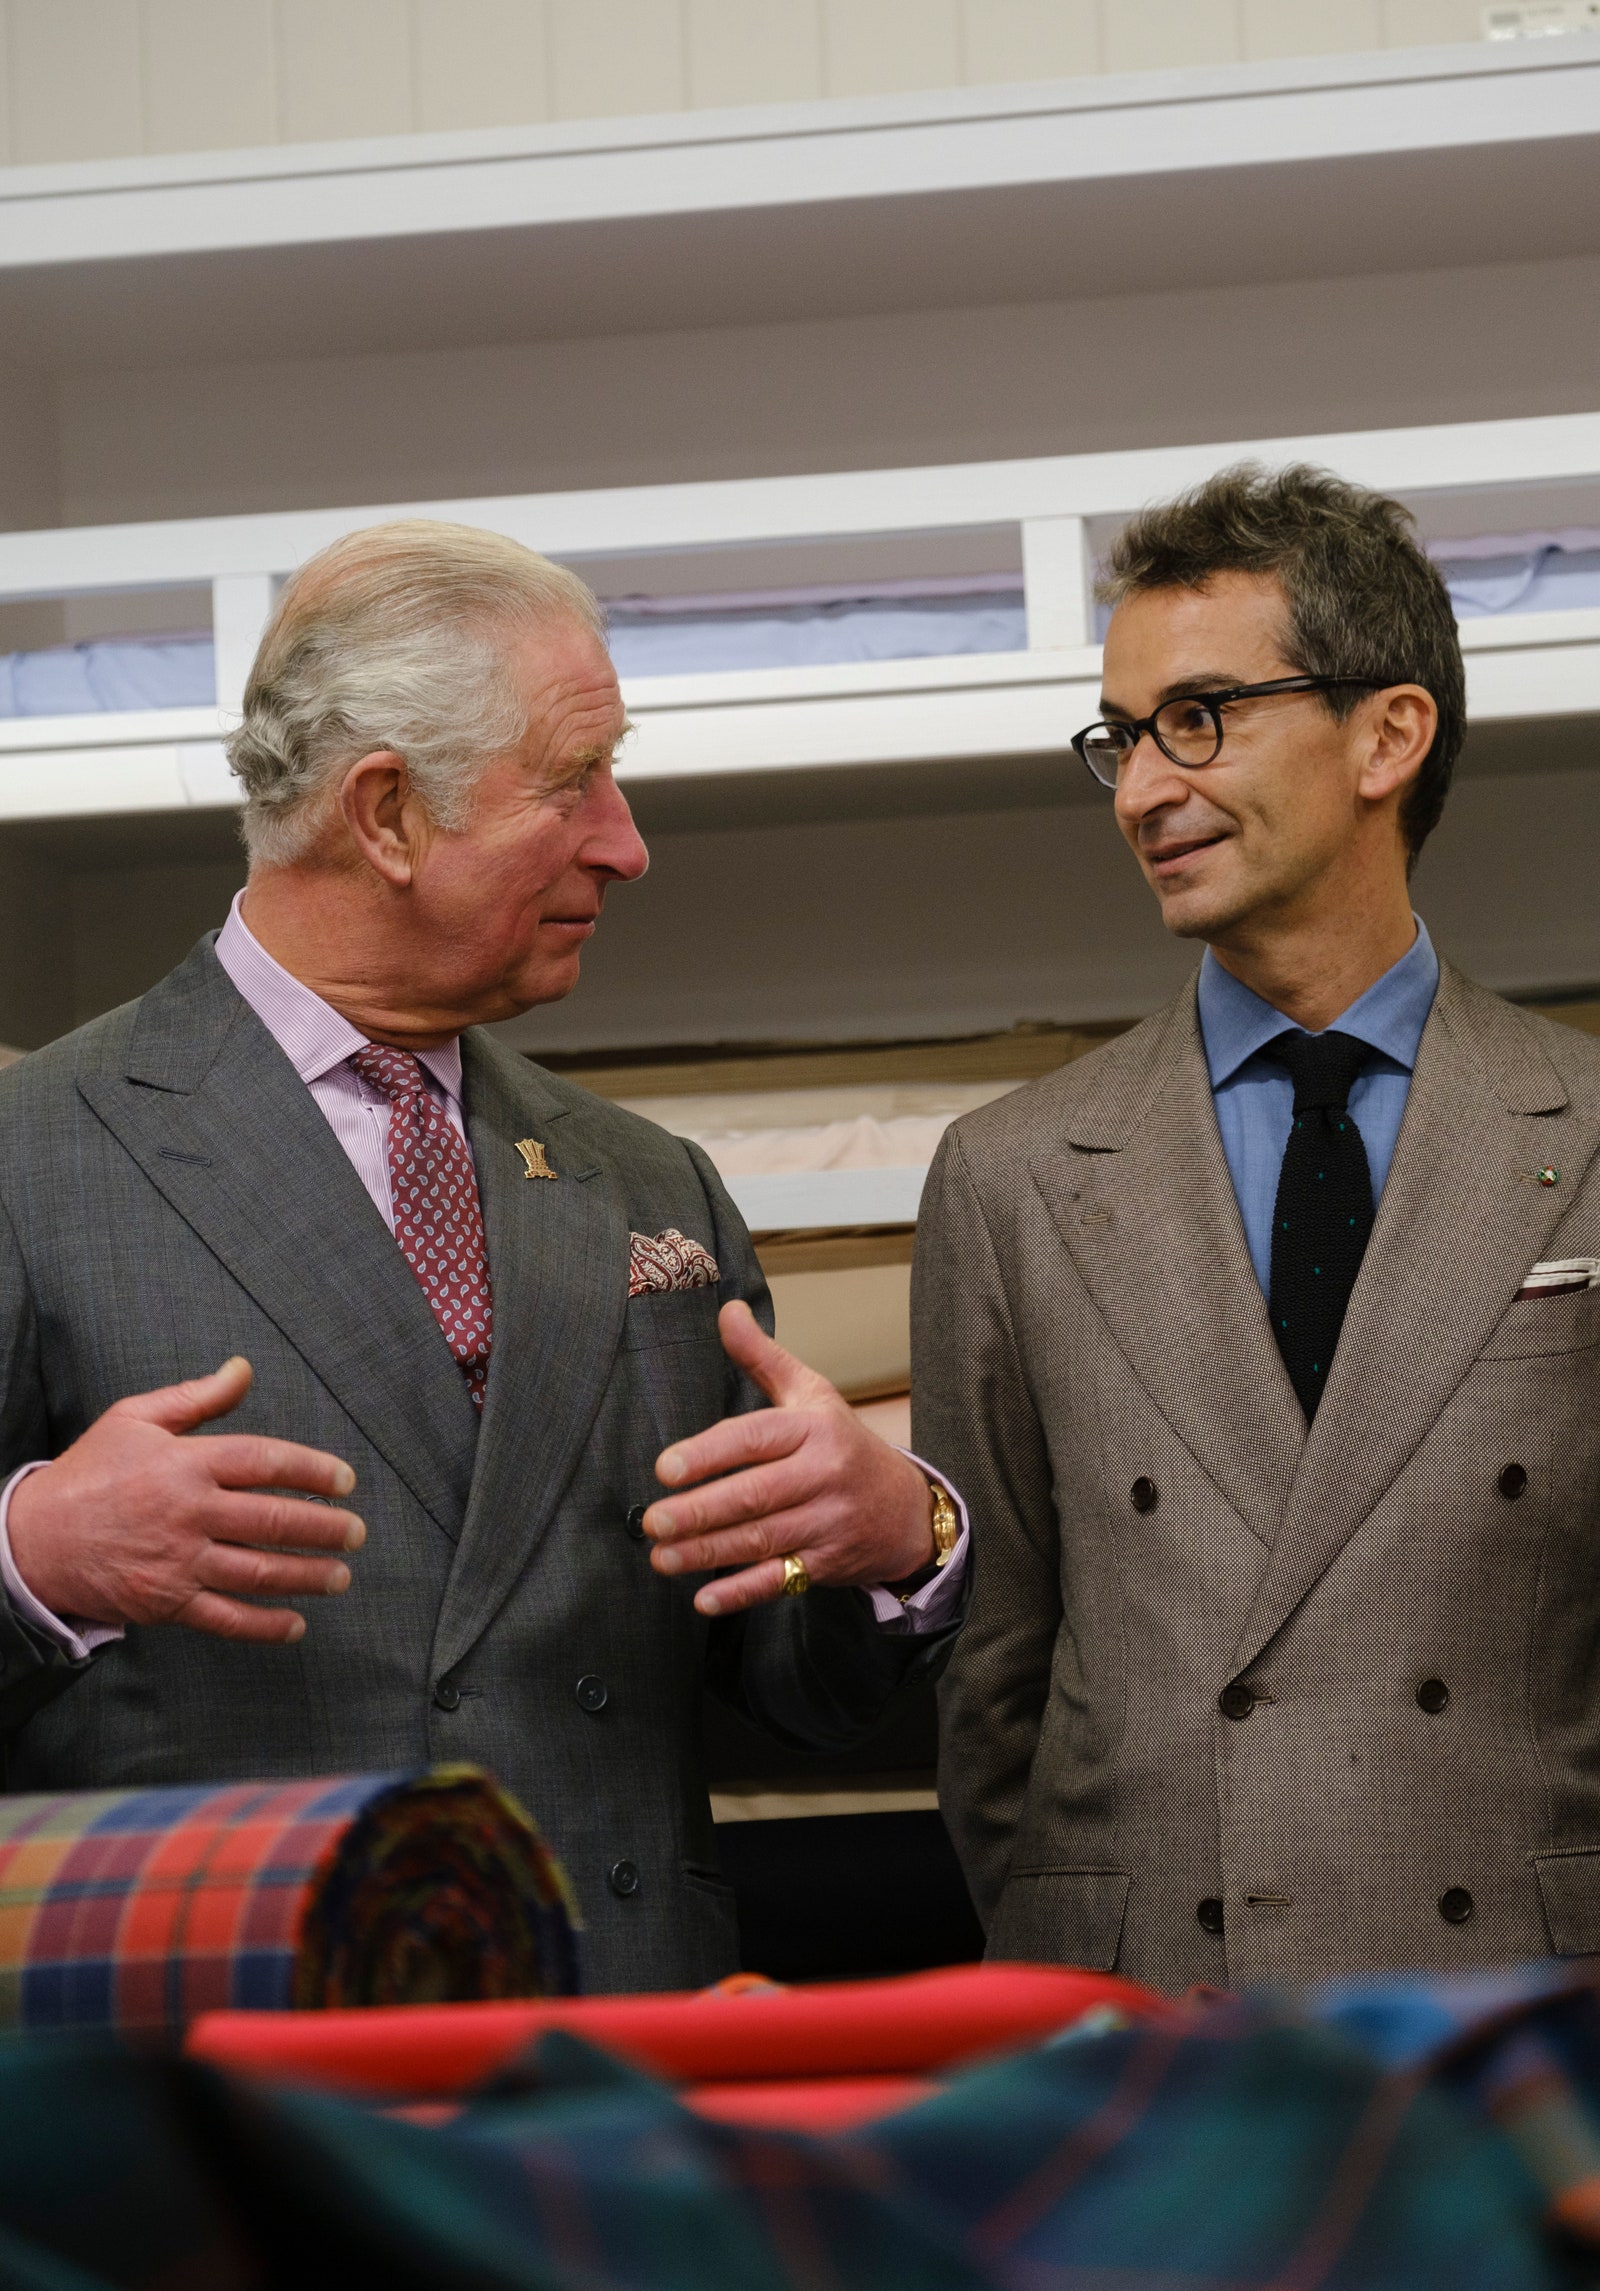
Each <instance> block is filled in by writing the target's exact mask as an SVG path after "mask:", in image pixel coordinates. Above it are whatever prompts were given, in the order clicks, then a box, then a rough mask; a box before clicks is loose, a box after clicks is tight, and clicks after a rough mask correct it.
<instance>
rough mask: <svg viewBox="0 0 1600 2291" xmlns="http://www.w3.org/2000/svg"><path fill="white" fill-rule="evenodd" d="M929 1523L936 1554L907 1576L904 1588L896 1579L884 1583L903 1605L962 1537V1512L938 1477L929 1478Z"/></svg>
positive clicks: (925, 1581)
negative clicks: (900, 1587)
mask: <svg viewBox="0 0 1600 2291" xmlns="http://www.w3.org/2000/svg"><path fill="white" fill-rule="evenodd" d="M928 1525H929V1526H930V1527H931V1528H932V1530H933V1557H932V1558H931V1559H930V1560H928V1561H927V1562H926V1564H925V1565H923V1566H921V1567H919V1568H918V1569H917V1572H916V1573H915V1575H912V1576H909V1577H907V1578H905V1583H906V1588H905V1589H904V1590H903V1591H902V1590H900V1589H899V1588H898V1586H897V1585H895V1584H893V1583H890V1584H887V1585H886V1586H885V1588H886V1589H887V1590H890V1591H893V1592H894V1595H895V1597H896V1598H897V1599H898V1600H899V1602H900V1604H901V1606H902V1607H903V1606H904V1605H905V1603H906V1601H907V1600H908V1599H914V1598H915V1597H916V1595H917V1593H918V1592H919V1591H921V1590H923V1589H924V1588H925V1587H926V1585H927V1584H929V1583H930V1582H931V1581H932V1580H933V1577H934V1576H935V1575H936V1574H937V1573H938V1571H939V1569H940V1568H941V1567H942V1566H943V1565H944V1563H945V1561H946V1560H947V1559H948V1558H949V1556H950V1554H951V1552H952V1551H954V1549H955V1547H956V1545H957V1544H958V1543H959V1542H960V1541H961V1514H960V1513H959V1512H958V1511H957V1510H956V1507H955V1505H954V1504H953V1503H952V1502H951V1501H950V1492H949V1490H948V1489H947V1488H944V1487H941V1486H940V1484H939V1482H938V1481H937V1480H929V1482H928Z"/></svg>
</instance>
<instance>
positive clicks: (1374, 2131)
mask: <svg viewBox="0 0 1600 2291" xmlns="http://www.w3.org/2000/svg"><path fill="white" fill-rule="evenodd" d="M752 2009H758V2008H756V2007H752ZM1530 2048H1531V2051H1530ZM1530 2062H1531V2063H1532V2064H1533V2065H1532V2066H1531V2067H1530ZM1552 2079H1553V2080H1554V2081H1553V2082H1552ZM1518 2095H1520V2096H1521V2097H1520V2099H1519V2098H1518ZM1530 2096H1531V2097H1530ZM1552 2100H1553V2102H1554V2107H1555V2113H1554V2114H1551V2113H1550V2110H1551V2106H1552ZM1597 2122H1600V2014H1597V1996H1596V1992H1595V1990H1594V1989H1593V1988H1592V1987H1591V1986H1590V1985H1589V1983H1588V1981H1587V1979H1586V1978H1585V1977H1584V1976H1583V1975H1582V1973H1581V1972H1578V1973H1575V1972H1574V1969H1573V1968H1571V1967H1557V1968H1538V1969H1535V1970H1533V1971H1530V1972H1526V1973H1521V1974H1516V1975H1509V1976H1506V1977H1505V1978H1504V1979H1501V1980H1485V1981H1483V1982H1479V1983H1466V1984H1458V1985H1455V1986H1445V1987H1441V1986H1439V1985H1429V1984H1417V1983H1367V1984H1347V1985H1344V1986H1343V1987H1341V1988H1339V1989H1337V1990H1327V1991H1322V1992H1319V1993H1316V1994H1312V1995H1308V1996H1305V1997H1302V1998H1298V1999H1295V2000H1292V2001H1290V2002H1289V2003H1287V2004H1284V2005H1281V2006H1273V2007H1264V2006H1254V2005H1248V2004H1247V2005H1237V2004H1221V2005H1216V2006H1212V2007H1209V2008H1203V2009H1201V2008H1197V2009H1196V2010H1195V2011H1193V2012H1191V2013H1189V2014H1187V2015H1186V2016H1184V2017H1182V2018H1181V2019H1179V2020H1178V2021H1177V2022H1176V2023H1174V2024H1172V2025H1162V2024H1147V2025H1144V2026H1137V2027H1121V2026H1117V2025H1115V2019H1114V2016H1111V2017H1107V2016H1105V2015H1102V2016H1101V2017H1100V2018H1099V2019H1098V2020H1097V2021H1092V2022H1090V2023H1089V2024H1086V2025H1080V2026H1079V2027H1078V2028H1077V2029H1076V2030H1074V2031H1072V2032H1070V2033H1069V2034H1068V2035H1066V2036H1065V2037H1063V2038H1062V2039H1060V2040H1058V2041H1056V2042H1055V2043H1053V2044H1047V2045H1044V2046H1042V2047H1040V2048H1038V2049H1036V2050H1033V2051H1030V2052H1027V2053H1024V2054H1022V2055H1020V2056H1016V2057H1013V2058H1011V2059H1009V2060H1003V2061H999V2062H997V2063H996V2064H994V2065H993V2066H991V2067H988V2068H985V2069H981V2070H978V2071H976V2072H974V2073H972V2074H969V2075H967V2076H964V2077H961V2078H959V2079H957V2080H956V2081H955V2082H954V2083H953V2084H951V2085H950V2086H949V2087H948V2088H947V2090H945V2091H944V2092H943V2093H942V2094H940V2095H939V2096H938V2097H936V2098H934V2099H931V2100H929V2101H926V2102H924V2103H923V2104H922V2105H920V2106H919V2107H917V2108H914V2109H910V2110H907V2111H906V2112H905V2113H904V2114H902V2115H900V2116H898V2117H894V2118H890V2119H888V2120H887V2121H885V2122H883V2123H880V2124H877V2125H874V2126H872V2127H871V2128H869V2129H868V2130H866V2131H863V2132H860V2133H857V2134H855V2135H853V2136H851V2137H849V2138H847V2139H842V2140H837V2141H811V2140H807V2139H804V2138H801V2137H799V2136H797V2135H784V2134H780V2133H774V2132H764V2131H754V2130H741V2129H738V2128H735V2127H731V2126H725V2125H720V2124H714V2123H708V2122H705V2121H703V2120H701V2119H700V2118H698V2117H696V2116H694V2115H692V2114H691V2113H689V2112H688V2111H687V2110H686V2109H684V2108H682V2107H681V2106H679V2105H678V2103H677V2102H676V2101H675V2099H674V2098H673V2097H672V2095H671V2094H670V2093H669V2092H668V2091H667V2090H666V2089H665V2088H664V2087H662V2086H660V2085H657V2084H655V2083H652V2082H651V2081H649V2080H648V2079H646V2078H644V2077H641V2076H639V2075H637V2074H635V2073H634V2072H633V2071H631V2070H629V2069H626V2068H624V2067H622V2066H620V2065H619V2064H617V2063H615V2062H612V2061H610V2060H607V2059H605V2058H604V2057H603V2056H602V2055H600V2054H598V2053H595V2052H593V2051H591V2050H589V2049H587V2048H586V2047H584V2046H582V2045H580V2044H578V2043H577V2042H576V2041H575V2040H573V2039H572V2038H570V2037H566V2036H560V2035H556V2036H547V2037H546V2038H545V2039H544V2040H543V2042H542V2043H541V2045H540V2046H539V2047H538V2048H537V2050H536V2053H535V2054H534V2056H533V2057H532V2058H531V2059H530V2060H529V2061H527V2062H526V2063H524V2064H523V2067H522V2070H521V2071H520V2072H519V2073H518V2074H517V2075H514V2076H512V2077H510V2078H507V2079H502V2081H501V2084H500V2087H499V2088H498V2089H497V2090H496V2091H495V2092H494V2093H491V2094H487V2095H485V2096H483V2097H482V2098H480V2099H479V2100H477V2101H476V2102H474V2103H473V2104H472V2105H471V2106H470V2107H469V2108H468V2109H467V2110H466V2111H465V2112H464V2113H463V2114H462V2115H461V2116H459V2117H458V2118H457V2119H456V2120H455V2121H454V2122H452V2123H449V2124H445V2125H440V2126H436V2127H427V2126H424V2125H421V2124H416V2123H412V2122H406V2121H397V2120H396V2119H394V2118H393V2117H390V2116H386V2115H384V2114H382V2113H379V2112H377V2111H375V2110H368V2109H363V2108H360V2107H356V2106H353V2105H350V2104H348V2103H345V2102H342V2101H339V2100H335V2099H331V2098H328V2097H325V2096H322V2095H318V2094H312V2093H307V2092H293V2091H283V2090H273V2089H269V2088H266V2087H253V2086H251V2085H249V2084H247V2083H244V2082H242V2081H239V2080H235V2079H232V2078H229V2077H226V2076H223V2075H221V2074H219V2073H218V2072H216V2071H214V2070H211V2069H208V2068H204V2067H201V2066H199V2065H198V2064H195V2063H178V2062H171V2061H165V2062H156V2061H151V2060H139V2059H136V2058H133V2057H131V2056H128V2055H126V2054H118V2053H117V2052H116V2051H114V2050H113V2049H111V2048H109V2047H100V2048H94V2049H89V2048H86V2047H85V2046H84V2045H83V2044H82V2043H81V2042H79V2041H76V2040H58V2041H57V2042H56V2043H55V2044H53V2045H52V2044H50V2043H47V2042H45V2041H43V2040H39V2039H25V2038H22V2039H15V2040H13V2041H12V2043H11V2045H10V2046H9V2047H3V2046H0V2284H4V2285H6V2286H11V2285H17V2286H25V2287H28V2291H107V2287H109V2286H126V2287H127V2291H157V2287H158V2286H160V2287H165V2286H169V2285H176V2284H183V2285H185V2286H188V2285H194V2286H203V2287H204V2291H323V2287H326V2291H334V2287H335V2286H337V2287H338V2291H367V2287H369V2286H370V2287H371V2291H379V2287H380V2286H381V2287H382V2291H424V2286H426V2287H428V2291H436V2287H438V2286H449V2291H1574V2287H1577V2286H1584V2285H1594V2284H1596V2283H1597V2282H1600V2268H1597V2266H1596V2249H1595V2246H1594V2245H1593V2244H1590V2243H1586V2242H1585V2241H1584V2240H1583V2233H1582V2231H1583V2207H1582V2206H1581V2205H1580V2206H1579V2207H1578V2211H1577V2214H1576V2215H1575V2216H1571V2217H1569V2216H1567V2214H1566V2213H1565V2212H1564V2211H1563V2207H1562V2201H1561V2198H1562V2197H1563V2196H1564V2195H1570V2192H1571V2190H1572V2189H1573V2188H1574V2187H1576V2186H1579V2185H1581V2183H1582V2181H1583V2180H1584V2178H1585V2177H1586V2175H1587V2160H1586V2159H1587V2155H1588V2152H1589V2149H1590V2147H1592V2138H1593V2127H1594V2125H1595V2124H1596V2123H1597ZM1575 2228H1576V2229H1577V2230H1578V2231H1579V2232H1577V2233H1574V2232H1573V2231H1574V2229H1575Z"/></svg>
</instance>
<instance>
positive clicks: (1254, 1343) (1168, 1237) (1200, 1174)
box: [1033, 988, 1305, 1543]
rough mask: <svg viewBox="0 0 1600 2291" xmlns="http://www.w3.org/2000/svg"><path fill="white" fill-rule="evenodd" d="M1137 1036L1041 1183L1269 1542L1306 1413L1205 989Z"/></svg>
mask: <svg viewBox="0 0 1600 2291" xmlns="http://www.w3.org/2000/svg"><path fill="white" fill-rule="evenodd" d="M1138 1035H1142V1036H1146V1039H1145V1041H1144V1042H1143V1043H1140V1042H1139V1040H1138V1036H1134V1035H1130V1036H1128V1037H1127V1038H1126V1048H1125V1049H1124V1050H1123V1055H1122V1057H1121V1058H1120V1059H1119V1058H1117V1057H1115V1056H1112V1057H1111V1058H1109V1059H1108V1060H1107V1069H1108V1070H1106V1071H1104V1072H1103V1073H1102V1074H1101V1075H1099V1076H1097V1082H1098V1083H1099V1087H1097V1089H1096V1093H1095V1097H1094V1099H1093V1100H1092V1101H1091V1102H1090V1103H1088V1104H1086V1105H1085V1106H1084V1107H1083V1108H1082V1109H1075V1110H1074V1112H1073V1114H1071V1115H1069V1117H1068V1123H1067V1128H1068V1136H1069V1139H1070V1141H1071V1143H1072V1144H1073V1145H1074V1146H1076V1147H1078V1148H1079V1149H1080V1150H1078V1151H1075V1152H1073V1151H1062V1150H1057V1151H1054V1152H1051V1153H1049V1154H1047V1155H1041V1156H1040V1157H1039V1158H1038V1159H1037V1160H1036V1161H1035V1163H1034V1165H1033V1176H1034V1182H1035V1183H1036V1184H1037V1186H1038V1187H1039V1190H1040V1192H1041V1194H1042V1195H1043V1196H1044V1200H1045V1203H1046V1206H1047V1207H1048V1208H1049V1210H1050V1213H1051V1215H1052V1217H1053V1218H1054V1219H1055V1222H1056V1226H1057V1228H1058V1230H1059V1231H1060V1234H1061V1237H1062V1239H1063V1240H1064V1241H1065V1242H1066V1245H1067V1247H1068V1248H1069V1249H1070V1250H1071V1252H1072V1255H1073V1257H1074V1258H1075V1260H1076V1262H1077V1265H1078V1269H1079V1271H1080V1272H1081V1273H1082V1275H1083V1278H1084V1280H1085V1282H1086V1283H1087V1284H1088V1287H1089V1289H1090V1292H1091V1293H1092V1295H1093V1297H1094V1300H1095V1302H1096V1304H1097V1305H1098V1306H1099V1308H1100V1311H1101V1312H1102V1314H1103V1315H1104V1316H1105V1319H1106V1322H1107V1324H1108V1326H1109V1327H1110V1330H1111V1333H1112V1335H1113V1336H1114V1337H1115V1338H1116V1341H1117V1343H1118V1344H1119V1345H1120V1346H1121V1348H1122V1350H1123V1352H1124V1353H1125V1354H1126V1355H1127V1358H1128V1362H1129V1364H1130V1366H1131V1368H1132V1369H1133V1372H1134V1374H1135V1375H1137V1376H1138V1378H1139V1379H1140V1381H1141V1382H1142V1383H1143V1385H1144V1387H1145V1389H1146V1391H1147V1392H1148V1393H1149V1394H1150V1397H1151V1398H1152V1399H1153V1400H1154V1402H1155V1404H1156V1406H1157V1407H1158V1408H1159V1409H1160V1410H1161V1412H1162V1414H1163V1415H1164V1416H1165V1417H1166V1419H1167V1421H1168V1423H1169V1424H1170V1425H1171V1426H1172V1428H1173V1430H1174V1431H1175V1432H1176V1433H1177V1434H1178V1437H1179V1438H1180V1439H1181V1440H1182V1441H1183V1442H1184V1444H1185V1446H1186V1447H1187V1448H1188V1449H1189V1450H1190V1452H1191V1454H1192V1455H1193V1456H1194V1457H1195V1460H1196V1461H1197V1462H1198V1463H1199V1465H1200V1467H1201V1469H1202V1470H1203V1471H1205V1472H1206V1473H1208V1474H1209V1476H1210V1477H1211V1479H1212V1480H1213V1481H1214V1482H1215V1484H1216V1486H1217V1487H1218V1488H1219V1489H1220V1490H1221V1491H1222V1493H1223V1495H1224V1496H1225V1497H1226V1498H1227V1500H1228V1502H1229V1503H1230V1504H1232V1505H1233V1507H1234V1509H1235V1510H1236V1511H1237V1512H1238V1513H1239V1515H1240V1517H1241V1518H1242V1519H1244V1520H1245V1521H1246V1522H1247V1523H1248V1525H1249V1526H1250V1527H1251V1528H1252V1529H1253V1530H1254V1532H1255V1533H1256V1534H1257V1535H1259V1536H1260V1537H1261V1538H1262V1540H1263V1541H1264V1542H1269V1543H1270V1542H1271V1541H1272V1538H1273V1536H1274V1534H1275V1532H1276V1529H1277V1525H1278V1521H1279V1519H1280V1518H1281V1516H1282V1512H1283V1506H1284V1502H1285V1500H1286V1498H1287V1495H1288V1492H1289V1489H1290V1487H1291V1486H1292V1485H1293V1481H1294V1475H1295V1471H1296V1469H1297V1467H1298V1464H1299V1461H1300V1453H1301V1449H1302V1447H1303V1445H1304V1441H1305V1423H1304V1419H1303V1417H1302V1416H1301V1413H1300V1405H1299V1402H1298V1401H1297V1400H1296V1399H1295V1396H1294V1391H1293V1388H1292V1387H1291V1385H1290V1383H1289V1379H1288V1377H1287V1375H1286V1374H1285V1373H1284V1368H1283V1363H1282V1361H1281V1359H1280V1358H1279V1355H1278V1348H1277V1346H1276V1345H1275V1344H1274V1343H1273V1341H1272V1330H1271V1326H1270V1323H1269V1321H1268V1317H1267V1308H1266V1302H1265V1299H1264V1298H1263V1297H1262V1294H1261V1287H1260V1283H1259V1282H1258V1281H1257V1279H1256V1276H1255V1269H1254V1267H1253V1266H1252V1265H1251V1262H1250V1252H1249V1250H1248V1248H1247V1247H1246V1244H1245V1238H1244V1228H1243V1225H1242V1224H1241V1222H1240V1218H1239V1209H1238V1203H1237V1201H1236V1199H1235V1197H1234V1191H1233V1181H1232V1179H1231V1177H1230V1176H1229V1174H1228V1164H1227V1159H1226V1157H1225V1155H1224V1154H1223V1151H1222V1138H1221V1134H1220V1132H1219V1131H1218V1128H1217V1117H1216V1109H1215V1107H1214V1105H1213V1103H1212V1097H1211V1085H1210V1079H1209V1077H1208V1075H1207V1072H1206V1064H1205V1053H1204V1049H1203V1047H1202V1044H1201V1040H1200V1028H1199V1021H1198V1019H1197V1017H1196V1015H1195V1003H1194V991H1193V989H1192V988H1190V989H1189V990H1188V991H1187V992H1186V993H1185V994H1184V995H1183V996H1181V997H1180V998H1179V999H1178V1001H1177V1002H1175V1003H1174V1004H1172V1005H1171V1007H1170V1009H1169V1010H1168V1011H1166V1012H1164V1013H1162V1014H1161V1016H1160V1017H1159V1018H1157V1019H1155V1020H1152V1021H1150V1022H1148V1033H1147V1029H1146V1028H1144V1027H1141V1028H1140V1029H1138ZM1117 1047H1118V1048H1119V1049H1120V1048H1122V1046H1121V1045H1118V1046H1117ZM1085 1149H1087V1150H1085Z"/></svg>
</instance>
